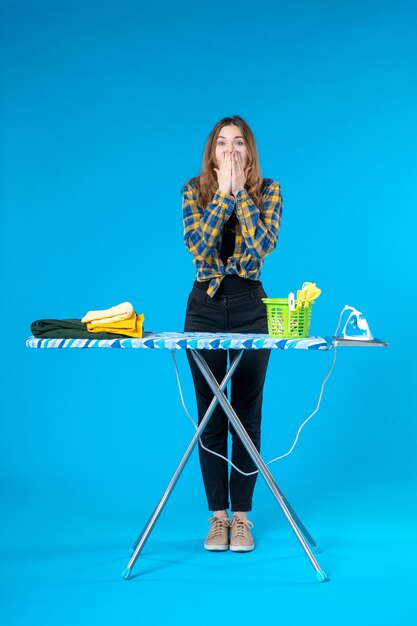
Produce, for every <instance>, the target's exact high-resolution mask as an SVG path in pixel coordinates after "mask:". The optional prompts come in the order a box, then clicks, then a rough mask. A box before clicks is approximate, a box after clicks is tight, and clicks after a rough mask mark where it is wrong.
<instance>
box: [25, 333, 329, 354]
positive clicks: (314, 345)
mask: <svg viewBox="0 0 417 626" xmlns="http://www.w3.org/2000/svg"><path fill="white" fill-rule="evenodd" d="M26 347H27V348H148V349H152V348H168V349H169V350H173V349H176V350H184V349H187V348H188V349H190V348H193V349H194V350H202V349H208V350H227V349H229V348H233V349H236V350H240V349H242V348H243V349H245V350H260V349H262V348H265V349H268V350H271V349H273V348H278V349H280V350H288V349H294V350H330V348H331V347H332V344H331V343H329V342H328V341H327V340H326V339H323V337H307V338H306V339H277V338H275V337H270V336H269V335H262V334H253V333H190V332H187V333H180V332H178V333H176V332H164V333H144V335H143V337H142V338H141V339H136V338H129V337H126V339H40V338H37V337H33V336H32V337H28V338H27V339H26Z"/></svg>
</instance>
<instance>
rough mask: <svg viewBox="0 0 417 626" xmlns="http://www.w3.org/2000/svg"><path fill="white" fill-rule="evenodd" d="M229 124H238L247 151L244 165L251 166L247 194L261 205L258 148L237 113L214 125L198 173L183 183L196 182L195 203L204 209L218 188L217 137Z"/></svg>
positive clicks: (246, 185) (246, 187) (250, 132)
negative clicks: (216, 170)
mask: <svg viewBox="0 0 417 626" xmlns="http://www.w3.org/2000/svg"><path fill="white" fill-rule="evenodd" d="M230 124H233V125H234V126H238V127H239V128H240V130H241V132H242V136H243V137H244V140H245V143H246V147H247V151H248V160H247V164H246V167H249V166H252V167H251V169H250V170H249V172H248V177H247V179H246V183H245V189H246V190H247V192H248V194H249V196H250V197H251V199H252V200H253V202H254V203H255V204H256V206H258V207H261V206H262V193H261V188H262V184H263V178H262V175H261V168H260V165H259V156H258V148H257V147H256V141H255V137H254V135H253V132H252V131H251V129H250V128H249V126H248V124H247V123H246V122H245V120H244V119H243V118H241V117H240V116H239V115H233V116H232V117H223V118H222V119H221V120H220V121H219V122H217V124H216V125H215V126H214V128H213V130H212V131H211V133H210V134H209V136H208V139H207V142H206V145H205V148H204V153H203V165H202V168H201V172H200V175H199V176H193V177H192V178H189V179H188V180H187V181H186V182H185V183H184V185H183V187H184V186H185V185H186V184H188V183H192V182H196V183H197V203H198V204H199V205H200V206H202V207H203V208H204V209H205V208H206V207H207V205H208V204H209V202H211V200H212V199H213V196H214V194H215V192H216V190H217V189H218V188H219V184H218V180H217V174H216V172H215V171H214V168H215V167H218V164H217V161H216V144H217V137H218V136H219V134H220V131H221V129H222V128H223V126H229V125H230Z"/></svg>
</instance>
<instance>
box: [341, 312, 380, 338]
mask: <svg viewBox="0 0 417 626" xmlns="http://www.w3.org/2000/svg"><path fill="white" fill-rule="evenodd" d="M344 311H350V313H349V315H348V318H347V320H346V322H345V325H344V326H343V328H342V336H343V339H354V340H355V341H373V339H374V338H373V336H372V333H371V330H370V328H369V325H368V322H367V321H366V319H365V317H364V316H363V315H362V313H361V312H360V311H358V310H357V309H355V308H354V307H353V306H349V305H348V304H346V305H345V308H344V309H343V311H342V313H343V312H344Z"/></svg>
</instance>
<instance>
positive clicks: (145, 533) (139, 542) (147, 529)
mask: <svg viewBox="0 0 417 626" xmlns="http://www.w3.org/2000/svg"><path fill="white" fill-rule="evenodd" d="M193 352H194V350H193ZM242 354H243V350H241V351H240V352H239V353H238V354H237V355H236V357H235V358H234V359H233V362H232V363H231V365H230V367H229V369H228V371H227V372H226V375H225V377H224V378H223V380H222V382H221V383H220V386H219V389H220V391H221V393H223V389H224V388H225V387H226V385H227V383H228V382H229V380H230V378H231V377H232V374H233V372H234V371H235V369H236V367H237V366H238V363H239V361H240V359H241V358H242ZM216 384H218V383H217V381H216ZM217 402H218V399H217V398H216V396H214V398H213V400H212V401H211V403H210V406H209V407H208V409H207V411H206V413H205V415H204V417H203V419H202V420H201V423H200V425H199V426H198V428H197V429H196V431H195V434H194V436H193V438H192V440H191V441H190V444H189V445H188V448H187V450H186V451H185V454H184V456H183V457H182V459H181V461H180V464H179V465H178V467H177V469H176V470H175V473H174V475H173V477H172V478H171V480H170V482H169V484H168V487H167V488H166V490H165V492H164V494H163V496H162V498H161V500H160V501H159V503H158V505H157V506H156V508H155V510H154V512H153V513H152V515H151V517H150V518H149V520H148V522H147V523H146V525H145V526H144V528H143V530H142V532H141V533H140V535H139V537H138V538H137V539H136V541H135V544H134V547H133V554H132V556H131V558H130V560H129V562H128V564H127V566H126V567H125V569H124V570H123V572H122V578H124V579H125V580H127V579H128V578H130V574H131V572H132V569H133V567H134V565H135V563H136V560H137V558H138V556H139V554H140V552H141V550H142V548H143V546H144V545H145V543H146V540H147V539H148V537H149V535H150V533H151V531H152V529H153V527H154V526H155V524H156V521H157V519H158V517H159V515H160V514H161V511H162V509H163V508H164V506H165V504H166V502H167V500H168V498H169V496H170V495H171V493H172V490H173V489H174V487H175V484H176V482H177V480H178V478H179V477H180V475H181V472H182V470H183V469H184V467H185V464H186V463H187V461H188V459H189V457H190V455H191V453H192V451H193V449H194V447H195V445H196V443H197V441H198V439H199V437H200V436H201V433H202V432H203V430H204V428H205V427H206V425H207V422H208V420H209V419H210V417H211V414H212V413H213V411H214V409H215V407H216V405H217Z"/></svg>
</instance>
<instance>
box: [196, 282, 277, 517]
mask: <svg viewBox="0 0 417 626" xmlns="http://www.w3.org/2000/svg"><path fill="white" fill-rule="evenodd" d="M263 297H267V295H266V293H265V291H264V289H263V287H262V285H260V286H259V287H257V288H256V289H254V290H251V291H248V292H245V293H242V294H240V293H239V294H236V295H230V296H226V295H221V296H219V295H216V294H215V295H214V297H213V298H211V297H210V296H208V295H207V293H206V292H205V291H203V290H201V289H198V288H197V287H195V286H193V289H192V291H191V293H190V295H189V297H188V302H187V310H186V317H185V323H184V332H187V331H188V332H198V331H203V332H238V333H245V332H253V333H266V334H267V333H268V323H267V316H266V306H265V304H264V303H263V302H262V299H261V298H263ZM237 353H238V350H233V349H230V350H201V354H202V356H203V357H204V359H205V360H206V362H207V364H208V366H209V368H210V369H211V371H212V372H213V374H214V376H215V378H216V380H217V381H218V382H219V383H220V382H221V381H222V380H223V378H224V376H225V374H226V368H227V357H228V354H229V359H230V362H232V361H233V359H234V357H235V356H236V354H237ZM186 354H187V358H188V362H189V364H190V368H191V373H192V377H193V381H194V387H195V392H196V399H197V410H198V423H199V424H200V422H201V420H202V418H203V417H204V414H205V413H206V411H207V408H208V406H209V404H210V402H211V401H212V399H213V396H214V394H213V392H212V391H211V389H210V387H209V386H208V384H207V382H206V380H205V378H204V376H203V375H202V373H201V372H200V370H199V369H198V366H197V364H196V363H195V361H194V359H193V356H192V355H191V354H190V352H189V350H186ZM269 357H270V350H264V349H261V350H244V352H243V355H242V358H241V359H240V362H239V364H238V366H237V368H236V370H235V372H234V374H233V376H232V379H231V382H230V395H231V397H230V403H231V405H232V407H233V409H234V410H235V411H236V414H237V416H238V417H239V419H240V421H241V422H242V424H243V426H244V428H245V429H246V431H247V432H248V435H249V437H250V438H251V440H252V441H253V443H254V444H255V446H256V448H257V450H258V451H260V444H261V417H262V415H261V410H262V394H263V386H264V381H265V375H266V370H267V366H268V361H269ZM225 394H226V395H227V390H225ZM227 397H229V396H228V395H227ZM228 431H230V433H231V437H232V458H231V460H232V463H234V464H235V465H236V466H237V467H239V469H241V470H243V471H244V472H251V471H254V470H256V466H255V464H254V463H253V461H252V459H251V458H250V456H249V454H248V452H247V451H246V448H245V447H244V446H243V444H242V443H241V441H240V439H239V437H238V435H237V433H236V431H235V429H234V428H233V426H232V424H231V423H230V422H229V420H228V418H227V416H226V414H225V413H224V411H223V409H222V408H221V406H220V405H219V404H217V405H216V408H215V410H214V411H213V413H212V415H211V417H210V419H209V421H208V423H207V425H206V427H205V429H204V431H203V433H202V436H201V439H202V442H203V444H204V445H205V446H206V447H207V448H210V450H214V451H215V452H217V453H219V454H222V455H223V456H224V457H226V458H228V457H227V438H228ZM198 450H199V459H200V466H201V472H202V477H203V482H204V488H205V491H206V496H207V502H208V508H209V510H211V511H216V510H223V509H229V508H230V502H229V476H228V467H229V464H228V463H226V461H224V460H223V459H220V458H219V457H217V456H215V455H214V454H210V453H209V452H207V451H206V450H204V449H203V448H202V447H201V446H200V445H199V446H198ZM257 476H258V474H257V473H256V474H253V475H252V476H244V475H243V474H240V473H239V472H237V471H236V470H235V469H234V468H233V467H232V468H231V471H230V501H231V510H232V511H251V510H252V496H253V491H254V488H255V483H256V479H257Z"/></svg>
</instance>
